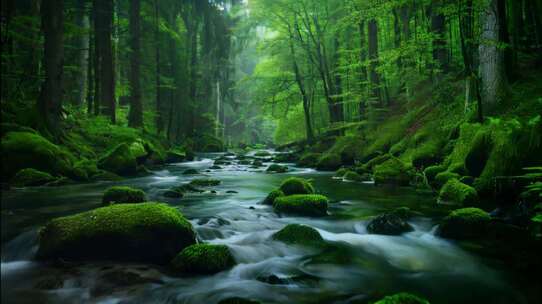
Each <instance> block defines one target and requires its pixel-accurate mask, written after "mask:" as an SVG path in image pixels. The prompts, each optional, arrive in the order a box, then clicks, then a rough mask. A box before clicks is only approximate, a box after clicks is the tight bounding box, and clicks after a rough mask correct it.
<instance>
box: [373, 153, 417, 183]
mask: <svg viewBox="0 0 542 304" xmlns="http://www.w3.org/2000/svg"><path fill="white" fill-rule="evenodd" d="M412 176H413V172H412V167H410V166H408V165H407V164H406V163H404V162H402V161H401V160H399V159H398V158H395V157H392V158H390V159H388V160H387V161H385V162H383V163H382V164H380V165H376V166H375V168H374V180H375V184H377V185H382V184H389V185H397V186H408V185H409V183H410V180H411V179H412Z"/></svg>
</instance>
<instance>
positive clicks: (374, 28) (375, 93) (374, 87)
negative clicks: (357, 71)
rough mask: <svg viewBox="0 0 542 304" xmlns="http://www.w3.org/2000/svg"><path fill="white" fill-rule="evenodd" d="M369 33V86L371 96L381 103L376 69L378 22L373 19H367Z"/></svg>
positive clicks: (378, 77) (378, 76)
mask: <svg viewBox="0 0 542 304" xmlns="http://www.w3.org/2000/svg"><path fill="white" fill-rule="evenodd" d="M367 31H368V33H369V45H368V49H369V54H368V55H369V80H370V87H371V98H372V99H373V101H374V102H376V104H378V105H382V94H381V90H380V75H379V74H378V72H377V71H376V68H377V67H378V24H377V22H376V20H375V19H371V20H369V22H368V24H367Z"/></svg>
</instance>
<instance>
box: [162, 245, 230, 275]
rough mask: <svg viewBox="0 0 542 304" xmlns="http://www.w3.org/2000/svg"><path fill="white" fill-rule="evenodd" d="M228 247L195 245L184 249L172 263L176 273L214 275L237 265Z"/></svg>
mask: <svg viewBox="0 0 542 304" xmlns="http://www.w3.org/2000/svg"><path fill="white" fill-rule="evenodd" d="M235 263H236V262H235V259H234V257H233V255H232V254H231V252H230V249H229V248H228V246H226V245H211V244H195V245H191V246H188V247H186V248H184V249H183V250H182V251H181V252H180V253H179V254H178V255H177V256H176V257H175V258H174V259H173V260H172V261H171V266H172V268H173V269H174V270H175V271H178V272H182V273H190V274H214V273H217V272H221V271H223V270H226V269H229V268H231V267H233V266H234V265H235Z"/></svg>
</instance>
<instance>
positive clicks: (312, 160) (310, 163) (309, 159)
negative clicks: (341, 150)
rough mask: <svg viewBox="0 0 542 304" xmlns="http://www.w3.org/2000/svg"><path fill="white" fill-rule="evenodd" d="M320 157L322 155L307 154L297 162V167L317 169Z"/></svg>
mask: <svg viewBox="0 0 542 304" xmlns="http://www.w3.org/2000/svg"><path fill="white" fill-rule="evenodd" d="M320 156H321V154H320V153H305V154H303V155H301V157H300V158H299V160H298V161H297V165H298V166H299V167H316V164H317V163H318V160H319V159H320Z"/></svg>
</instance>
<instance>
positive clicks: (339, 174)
mask: <svg viewBox="0 0 542 304" xmlns="http://www.w3.org/2000/svg"><path fill="white" fill-rule="evenodd" d="M348 171H350V170H348V169H347V168H340V169H339V170H337V171H335V175H334V176H335V177H343V176H344V175H345V174H346V172H348Z"/></svg>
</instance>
